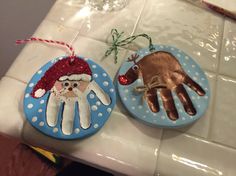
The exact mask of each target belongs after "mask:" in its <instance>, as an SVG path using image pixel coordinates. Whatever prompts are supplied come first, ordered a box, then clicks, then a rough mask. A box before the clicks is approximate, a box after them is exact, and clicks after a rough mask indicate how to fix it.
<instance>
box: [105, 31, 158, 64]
mask: <svg viewBox="0 0 236 176" xmlns="http://www.w3.org/2000/svg"><path fill="white" fill-rule="evenodd" d="M123 34H124V32H121V33H119V32H118V31H117V29H112V30H111V35H112V45H111V47H110V48H109V49H108V50H107V51H106V53H105V57H107V56H109V55H110V54H111V53H112V52H113V51H114V52H115V63H117V59H118V47H122V46H125V45H128V44H130V43H132V42H133V41H134V40H135V39H136V38H138V37H144V38H146V39H148V40H149V50H150V52H152V51H153V50H155V48H154V46H153V44H152V38H151V37H150V36H148V35H147V34H139V35H133V36H130V37H128V38H126V39H123V40H121V36H122V35H123Z"/></svg>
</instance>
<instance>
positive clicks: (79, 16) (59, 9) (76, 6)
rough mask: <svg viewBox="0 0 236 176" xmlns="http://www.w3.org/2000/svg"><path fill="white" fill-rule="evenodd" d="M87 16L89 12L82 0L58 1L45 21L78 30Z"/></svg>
mask: <svg viewBox="0 0 236 176" xmlns="http://www.w3.org/2000/svg"><path fill="white" fill-rule="evenodd" d="M89 14H90V11H89V9H88V8H87V7H86V6H85V1H83V0H77V1H74V0H64V1H61V0H59V1H57V2H56V3H55V4H54V5H53V7H52V9H51V10H50V11H49V13H48V14H47V16H46V19H47V20H51V21H54V22H56V23H58V24H62V25H64V26H66V27H70V28H74V29H80V28H81V26H82V25H83V21H84V18H85V17H87V16H88V15H89Z"/></svg>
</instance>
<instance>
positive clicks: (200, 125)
mask: <svg viewBox="0 0 236 176" xmlns="http://www.w3.org/2000/svg"><path fill="white" fill-rule="evenodd" d="M206 75H207V78H208V80H209V84H210V90H211V97H210V104H209V107H208V109H207V111H206V113H205V115H204V116H203V117H201V118H200V119H199V120H198V121H196V122H195V123H194V124H192V125H190V126H187V127H184V128H179V129H178V130H179V131H182V132H185V133H188V134H193V135H195V136H200V137H203V138H207V137H208V132H209V127H210V119H211V116H212V111H213V102H214V95H215V82H216V76H215V74H212V73H209V72H206Z"/></svg>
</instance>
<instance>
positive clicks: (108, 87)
mask: <svg viewBox="0 0 236 176" xmlns="http://www.w3.org/2000/svg"><path fill="white" fill-rule="evenodd" d="M64 58H66V57H58V58H56V59H53V60H52V61H50V62H48V63H47V64H45V65H44V66H43V67H41V68H40V69H39V70H38V71H37V72H36V73H35V74H34V76H33V77H32V79H31V80H30V82H29V83H28V85H27V88H26V90H25V96H24V112H25V116H26V119H27V120H28V122H29V123H30V124H31V125H32V126H33V127H35V128H36V129H37V130H39V131H40V132H42V133H44V134H46V135H48V136H51V137H54V138H57V139H77V138H84V137H86V136H89V135H92V134H94V133H96V132H97V131H98V130H99V129H101V128H102V126H103V125H104V124H105V122H106V121H107V120H108V118H109V116H110V114H111V111H112V109H113V108H114V106H115V104H116V92H115V88H114V85H113V82H112V80H111V78H110V76H109V75H108V74H107V73H106V71H105V70H104V69H103V68H102V67H100V66H99V65H98V64H96V63H95V62H93V61H92V60H90V59H85V58H82V57H79V58H81V59H84V60H86V62H87V63H88V64H89V66H90V69H91V71H92V74H93V75H92V79H93V80H94V81H95V82H96V83H97V84H98V85H99V86H100V87H101V88H102V89H103V91H104V92H105V93H106V94H107V95H109V96H110V99H111V103H110V104H109V105H107V106H106V105H103V104H102V103H101V102H100V100H99V99H98V98H97V97H96V94H94V93H93V91H91V92H90V93H89V94H88V96H87V100H88V102H89V105H90V107H92V106H96V107H97V108H96V109H95V110H91V125H90V127H89V128H88V129H83V128H81V127H80V124H79V118H76V117H79V110H78V108H75V118H74V128H73V129H74V130H73V133H72V134H71V135H65V134H63V133H62V130H61V121H62V117H61V115H60V114H61V113H62V108H63V107H62V103H61V105H60V108H59V117H58V121H57V124H56V126H55V127H50V126H48V124H47V121H46V109H47V102H48V99H49V94H50V93H49V91H48V92H47V93H46V94H45V95H44V96H43V97H41V98H38V99H36V98H33V97H32V96H31V95H30V93H31V91H32V90H33V88H34V85H36V84H37V82H38V81H39V80H40V79H41V77H43V75H44V73H45V72H46V71H47V70H48V69H49V68H50V67H51V66H53V64H54V63H55V62H57V61H58V60H61V59H64ZM104 82H105V83H104ZM76 107H77V106H76Z"/></svg>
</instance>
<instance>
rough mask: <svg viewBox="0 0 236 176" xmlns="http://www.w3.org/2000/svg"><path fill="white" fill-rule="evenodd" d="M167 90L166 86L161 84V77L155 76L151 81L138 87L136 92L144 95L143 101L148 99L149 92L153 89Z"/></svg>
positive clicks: (135, 89)
mask: <svg viewBox="0 0 236 176" xmlns="http://www.w3.org/2000/svg"><path fill="white" fill-rule="evenodd" d="M158 88H166V84H163V83H161V80H160V77H159V75H155V76H153V77H152V78H151V81H150V82H149V83H147V84H145V85H142V86H136V87H135V88H134V91H135V92H137V93H143V100H146V99H147V97H148V91H149V90H151V89H158Z"/></svg>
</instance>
